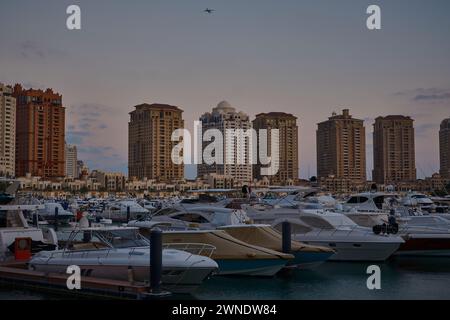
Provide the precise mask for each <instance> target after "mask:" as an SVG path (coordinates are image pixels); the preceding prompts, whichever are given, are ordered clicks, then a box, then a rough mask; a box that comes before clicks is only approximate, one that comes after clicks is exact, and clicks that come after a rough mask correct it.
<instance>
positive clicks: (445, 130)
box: [439, 118, 450, 179]
mask: <svg viewBox="0 0 450 320" xmlns="http://www.w3.org/2000/svg"><path fill="white" fill-rule="evenodd" d="M439 158H440V164H441V166H440V168H441V169H440V174H441V177H442V178H444V179H450V118H448V119H445V120H443V121H442V122H441V128H440V130H439Z"/></svg>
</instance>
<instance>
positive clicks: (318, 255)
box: [219, 224, 335, 269]
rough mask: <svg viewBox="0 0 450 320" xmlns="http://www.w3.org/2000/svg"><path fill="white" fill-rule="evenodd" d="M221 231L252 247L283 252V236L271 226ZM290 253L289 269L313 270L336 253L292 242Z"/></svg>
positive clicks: (249, 225) (247, 226)
mask: <svg viewBox="0 0 450 320" xmlns="http://www.w3.org/2000/svg"><path fill="white" fill-rule="evenodd" d="M219 229H220V230H225V231H226V232H227V233H228V234H230V235H231V236H233V237H235V238H236V239H239V240H242V241H244V242H246V243H250V244H252V245H259V246H262V247H264V248H268V249H271V250H276V251H282V250H283V248H282V243H283V239H282V234H281V233H280V232H278V230H276V229H274V228H272V227H271V226H270V225H256V224H248V225H246V224H241V225H230V226H223V227H219ZM290 253H291V254H292V255H293V256H294V259H293V260H292V261H289V262H288V264H287V266H288V267H295V268H300V269H311V268H315V267H317V266H319V265H321V264H322V263H324V262H325V261H327V260H328V259H329V258H330V257H331V256H333V255H334V253H335V252H334V250H332V249H330V248H328V247H324V246H314V245H308V244H304V243H302V242H299V241H295V240H292V241H291V252H290Z"/></svg>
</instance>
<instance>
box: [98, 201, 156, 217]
mask: <svg viewBox="0 0 450 320" xmlns="http://www.w3.org/2000/svg"><path fill="white" fill-rule="evenodd" d="M149 213H150V211H149V210H148V209H145V208H144V207H142V206H141V205H139V204H138V203H137V202H136V201H135V200H120V201H111V202H108V203H107V204H106V205H105V208H104V210H103V211H102V212H97V213H96V216H98V217H101V218H107V219H111V220H112V221H113V222H128V221H127V219H128V218H129V219H130V220H134V219H142V218H144V217H146V216H147V215H148V214H149ZM128 215H129V216H128Z"/></svg>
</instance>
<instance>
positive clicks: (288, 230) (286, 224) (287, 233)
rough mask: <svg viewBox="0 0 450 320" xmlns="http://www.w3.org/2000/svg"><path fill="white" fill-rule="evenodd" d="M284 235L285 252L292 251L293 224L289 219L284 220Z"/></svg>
mask: <svg viewBox="0 0 450 320" xmlns="http://www.w3.org/2000/svg"><path fill="white" fill-rule="evenodd" d="M282 237H283V244H282V250H283V253H291V224H290V223H289V222H288V221H284V222H283V224H282Z"/></svg>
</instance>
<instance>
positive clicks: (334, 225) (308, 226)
mask: <svg viewBox="0 0 450 320" xmlns="http://www.w3.org/2000/svg"><path fill="white" fill-rule="evenodd" d="M247 212H248V215H249V217H250V218H251V219H252V220H254V221H255V223H270V224H271V225H272V226H273V227H274V228H276V229H277V230H281V228H282V223H283V222H285V221H287V222H290V224H291V233H292V236H293V239H294V240H297V241H300V242H302V243H305V244H310V245H315V246H324V247H328V248H330V249H333V250H334V251H335V252H336V253H335V254H334V255H332V256H331V257H330V258H329V260H331V261H384V260H386V259H388V258H389V257H390V256H391V255H392V254H393V253H394V252H395V251H397V249H398V248H399V247H400V245H401V244H402V243H404V241H403V239H402V238H401V237H399V236H395V235H389V236H387V235H376V234H374V233H373V231H372V229H370V228H366V227H361V226H359V225H357V224H356V223H355V222H353V221H352V220H351V219H350V218H348V217H347V216H345V215H343V214H341V213H337V212H332V211H329V210H324V209H302V210H297V209H287V208H284V209H280V210H279V211H278V210H277V211H276V212H270V211H269V212H250V211H247Z"/></svg>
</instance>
